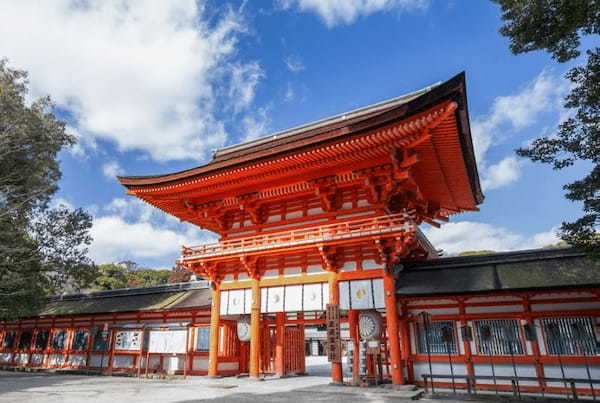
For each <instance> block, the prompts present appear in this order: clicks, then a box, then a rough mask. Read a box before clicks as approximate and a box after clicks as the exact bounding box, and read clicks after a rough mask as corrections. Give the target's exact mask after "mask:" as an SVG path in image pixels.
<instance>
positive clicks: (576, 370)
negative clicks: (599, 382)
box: [544, 364, 600, 391]
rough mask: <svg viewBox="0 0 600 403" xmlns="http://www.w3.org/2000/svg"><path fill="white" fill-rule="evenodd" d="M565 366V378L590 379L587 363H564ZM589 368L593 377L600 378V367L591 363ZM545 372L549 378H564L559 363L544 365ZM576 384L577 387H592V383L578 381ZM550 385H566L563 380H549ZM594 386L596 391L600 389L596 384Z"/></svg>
mask: <svg viewBox="0 0 600 403" xmlns="http://www.w3.org/2000/svg"><path fill="white" fill-rule="evenodd" d="M563 368H564V371H565V378H577V379H588V375H587V370H586V367H585V365H572V364H569V365H564V367H563ZM589 368H590V375H591V377H592V379H600V367H599V366H595V365H592V364H590V366H589ZM544 374H545V375H546V377H547V378H562V372H561V370H560V365H558V364H553V365H550V364H547V365H544ZM575 385H576V386H577V387H581V388H589V387H590V385H589V384H586V383H585V382H582V383H576V384H575ZM548 386H556V387H564V386H565V385H564V383H562V382H548ZM568 387H569V388H570V387H571V385H570V384H568ZM594 388H595V390H596V391H598V389H600V388H598V387H597V386H596V385H594Z"/></svg>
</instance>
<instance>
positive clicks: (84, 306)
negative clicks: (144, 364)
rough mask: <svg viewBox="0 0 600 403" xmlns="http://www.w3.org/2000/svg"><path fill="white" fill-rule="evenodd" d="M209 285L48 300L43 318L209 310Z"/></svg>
mask: <svg viewBox="0 0 600 403" xmlns="http://www.w3.org/2000/svg"><path fill="white" fill-rule="evenodd" d="M210 294H211V293H210V288H209V287H208V282H206V281H198V282H190V283H179V284H170V285H160V286H154V287H143V288H125V289H117V290H110V291H100V292H92V293H86V294H70V295H61V296H53V297H50V298H48V302H47V304H46V306H45V307H44V308H43V309H42V310H41V311H40V313H39V315H40V316H61V315H83V314H97V313H117V312H143V311H161V310H173V309H191V308H207V309H210Z"/></svg>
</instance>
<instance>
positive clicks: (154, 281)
mask: <svg viewBox="0 0 600 403" xmlns="http://www.w3.org/2000/svg"><path fill="white" fill-rule="evenodd" d="M170 275H171V270H154V269H137V270H131V271H129V273H128V276H127V285H128V287H149V286H153V285H160V284H166V283H167V280H168V279H169V276H170Z"/></svg>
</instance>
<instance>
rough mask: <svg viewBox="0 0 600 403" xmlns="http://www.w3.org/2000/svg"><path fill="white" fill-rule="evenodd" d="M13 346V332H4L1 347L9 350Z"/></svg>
mask: <svg viewBox="0 0 600 403" xmlns="http://www.w3.org/2000/svg"><path fill="white" fill-rule="evenodd" d="M14 344H15V332H5V333H4V341H3V342H2V347H3V348H5V349H7V350H10V349H11V348H13V346H14Z"/></svg>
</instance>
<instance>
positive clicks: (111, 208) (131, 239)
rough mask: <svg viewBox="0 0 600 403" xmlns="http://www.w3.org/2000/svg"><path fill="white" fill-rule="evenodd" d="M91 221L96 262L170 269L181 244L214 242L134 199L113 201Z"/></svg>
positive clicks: (92, 256) (91, 248)
mask: <svg viewBox="0 0 600 403" xmlns="http://www.w3.org/2000/svg"><path fill="white" fill-rule="evenodd" d="M102 212H103V214H105V215H97V216H96V217H95V218H94V224H93V227H92V229H91V231H90V234H91V235H92V237H93V243H92V245H91V246H90V257H91V258H92V259H93V260H94V261H95V262H96V263H99V264H100V263H107V262H115V261H120V260H125V259H128V260H133V261H137V262H141V263H143V264H146V265H147V264H148V262H154V263H153V264H154V265H156V267H164V266H170V265H172V264H173V262H174V260H175V259H176V258H177V256H178V254H179V251H180V247H181V246H182V245H186V246H193V245H198V244H201V243H206V242H212V241H214V236H212V235H211V234H210V233H208V232H205V231H202V230H200V229H199V228H197V227H194V226H192V225H190V224H182V223H179V221H178V220H177V219H176V218H173V217H171V216H168V215H167V214H165V213H162V212H161V211H159V210H157V209H156V208H154V207H152V206H150V205H148V204H146V203H144V202H142V201H140V200H137V199H122V198H116V199H113V200H112V201H111V202H110V203H109V204H108V205H107V206H105V207H104V208H103V209H102Z"/></svg>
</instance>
